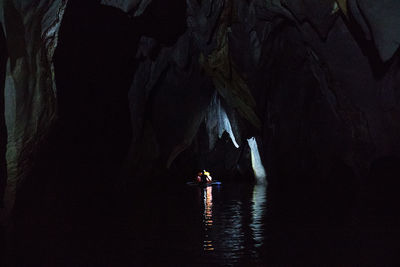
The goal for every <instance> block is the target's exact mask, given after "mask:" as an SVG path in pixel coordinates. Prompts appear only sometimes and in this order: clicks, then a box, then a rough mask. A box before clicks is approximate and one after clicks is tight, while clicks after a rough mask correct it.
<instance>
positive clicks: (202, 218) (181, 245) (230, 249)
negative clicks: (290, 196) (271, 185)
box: [131, 184, 267, 266]
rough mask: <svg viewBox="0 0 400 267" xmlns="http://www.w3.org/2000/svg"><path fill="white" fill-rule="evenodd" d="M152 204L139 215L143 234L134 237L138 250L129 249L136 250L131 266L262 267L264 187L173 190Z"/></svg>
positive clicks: (170, 189) (241, 185)
mask: <svg viewBox="0 0 400 267" xmlns="http://www.w3.org/2000/svg"><path fill="white" fill-rule="evenodd" d="M154 200H155V203H154V202H153V203H151V204H150V205H149V206H148V207H149V208H150V207H153V208H150V210H147V214H146V212H144V213H143V214H142V216H146V219H145V220H144V222H146V225H143V226H142V227H143V228H142V229H143V230H144V231H145V232H146V234H144V235H142V236H141V237H139V238H138V239H139V240H140V241H139V243H140V244H142V246H139V247H138V246H137V244H136V245H135V244H134V245H133V247H132V248H133V250H139V251H140V253H136V252H134V253H132V257H133V260H132V262H131V263H132V264H135V263H136V264H143V263H145V264H146V265H147V264H148V265H149V266H150V265H168V266H173V265H175V264H176V265H177V266H209V265H211V266H238V265H248V266H255V265H260V264H261V263H262V259H261V257H260V249H261V247H262V246H263V244H264V236H265V233H264V219H265V215H266V203H267V196H266V187H265V186H264V185H255V186H254V185H250V184H240V185H238V184H223V185H216V186H209V187H207V188H200V187H197V186H192V187H190V186H186V187H181V186H177V187H175V188H174V187H172V188H168V192H165V194H163V197H162V198H161V199H160V198H155V199H154ZM159 201H161V202H162V203H160V202H159ZM142 218H143V217H142ZM136 223H137V222H136ZM137 227H141V226H137ZM137 241H138V240H136V242H137ZM136 256H137V257H136Z"/></svg>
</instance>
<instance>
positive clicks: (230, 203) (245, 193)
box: [200, 185, 267, 265]
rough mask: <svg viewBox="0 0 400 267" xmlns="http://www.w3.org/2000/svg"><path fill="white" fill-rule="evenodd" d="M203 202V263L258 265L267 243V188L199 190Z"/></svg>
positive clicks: (230, 187) (236, 187)
mask: <svg viewBox="0 0 400 267" xmlns="http://www.w3.org/2000/svg"><path fill="white" fill-rule="evenodd" d="M200 190H201V194H202V199H203V201H202V202H203V203H202V204H203V229H204V235H203V251H204V253H205V254H204V256H205V258H203V259H202V261H203V263H215V264H220V263H221V261H222V262H223V263H224V265H236V264H239V263H240V264H241V263H242V262H245V263H249V262H250V263H256V262H258V258H259V254H258V249H259V248H260V246H262V245H263V242H264V216H265V208H266V201H267V198H266V187H265V185H255V186H254V187H253V186H251V187H250V186H243V185H229V186H228V185H226V186H225V185H224V186H223V187H221V188H220V190H218V188H213V187H211V186H209V187H207V188H204V189H200Z"/></svg>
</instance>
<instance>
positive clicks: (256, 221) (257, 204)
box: [250, 185, 267, 247]
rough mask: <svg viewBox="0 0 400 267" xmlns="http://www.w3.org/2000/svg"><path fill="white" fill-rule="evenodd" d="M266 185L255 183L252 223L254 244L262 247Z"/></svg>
mask: <svg viewBox="0 0 400 267" xmlns="http://www.w3.org/2000/svg"><path fill="white" fill-rule="evenodd" d="M266 191H267V189H266V187H265V185H255V186H254V189H253V206H252V219H253V220H252V223H251V224H250V227H251V229H252V231H253V238H254V242H255V243H254V246H255V247H260V246H262V244H263V241H264V224H263V218H264V214H265V209H266V202H267V195H266Z"/></svg>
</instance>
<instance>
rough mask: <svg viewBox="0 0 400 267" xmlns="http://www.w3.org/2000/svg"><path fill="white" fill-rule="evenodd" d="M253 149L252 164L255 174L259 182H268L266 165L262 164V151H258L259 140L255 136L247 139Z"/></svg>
mask: <svg viewBox="0 0 400 267" xmlns="http://www.w3.org/2000/svg"><path fill="white" fill-rule="evenodd" d="M247 143H248V144H249V147H250V150H251V166H252V168H253V172H254V176H255V177H256V180H257V183H258V184H264V183H266V178H267V174H266V172H265V168H264V165H263V164H262V161H261V157H260V152H259V151H258V145H257V141H256V139H255V138H254V137H252V138H250V139H247Z"/></svg>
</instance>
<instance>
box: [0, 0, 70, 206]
mask: <svg viewBox="0 0 400 267" xmlns="http://www.w3.org/2000/svg"><path fill="white" fill-rule="evenodd" d="M66 4H67V1H66V0H54V1H52V0H43V1H39V2H38V1H19V0H6V1H3V2H2V6H1V11H2V12H1V13H2V14H3V17H2V19H1V21H2V23H3V25H4V29H5V34H6V39H7V46H8V52H9V60H8V64H7V76H6V88H5V95H6V99H5V105H6V118H7V120H6V121H7V130H8V152H7V159H8V174H9V177H8V188H9V190H7V192H9V194H10V196H9V197H10V198H11V199H12V198H13V195H14V194H15V190H16V189H15V188H16V185H17V183H18V182H19V181H20V179H22V178H23V177H24V175H25V174H26V172H27V171H28V170H29V168H30V167H29V166H30V165H31V164H32V162H31V156H32V154H33V153H35V151H36V149H37V145H38V144H39V143H40V142H41V140H42V139H43V138H45V136H46V133H47V131H48V129H49V127H50V126H51V124H52V122H53V121H54V119H55V110H56V104H55V103H56V100H55V93H56V88H55V85H54V71H53V65H52V57H53V53H54V50H55V47H56V46H57V34H58V28H59V26H60V23H61V19H62V15H63V12H64V9H65V6H66Z"/></svg>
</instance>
